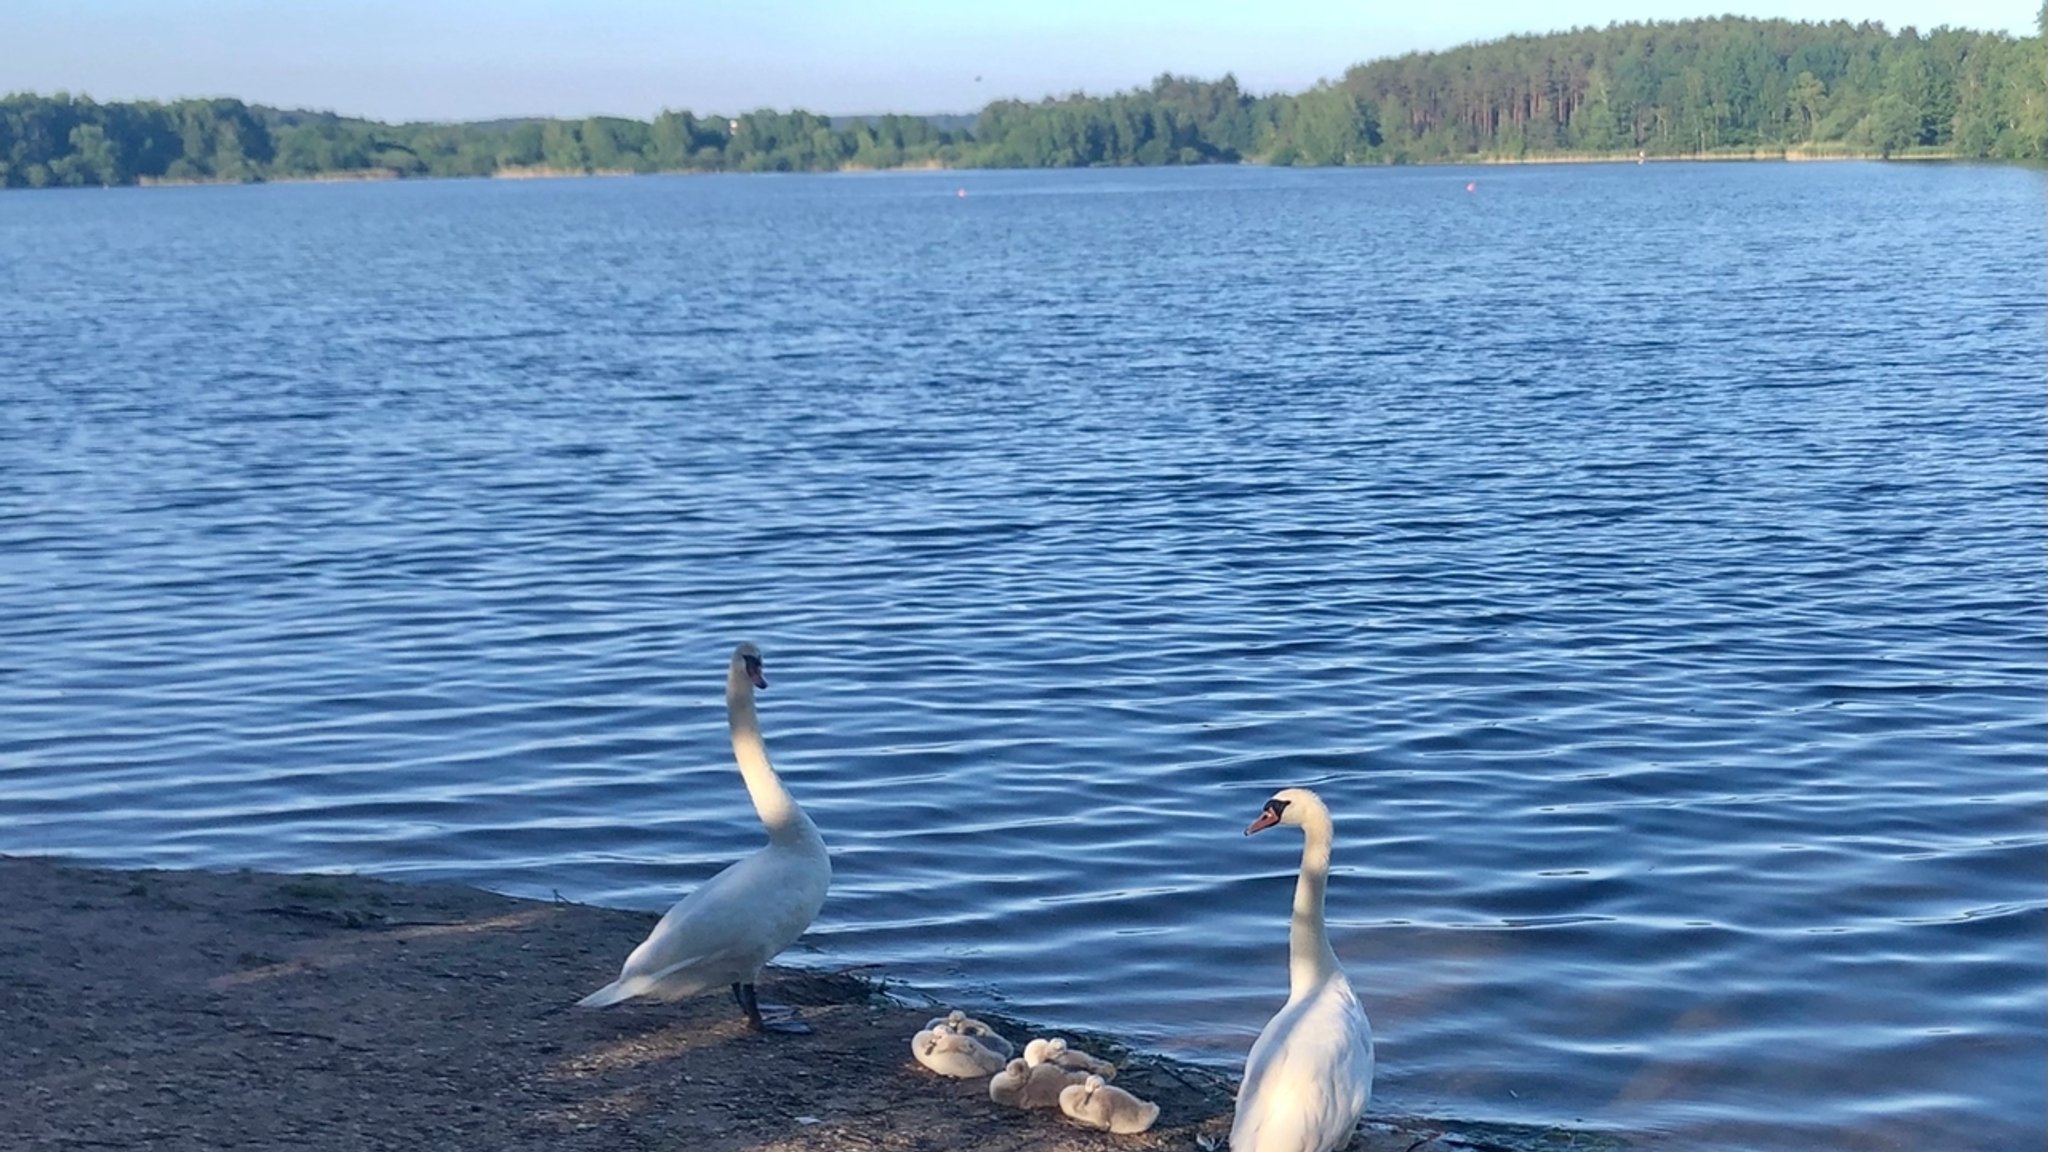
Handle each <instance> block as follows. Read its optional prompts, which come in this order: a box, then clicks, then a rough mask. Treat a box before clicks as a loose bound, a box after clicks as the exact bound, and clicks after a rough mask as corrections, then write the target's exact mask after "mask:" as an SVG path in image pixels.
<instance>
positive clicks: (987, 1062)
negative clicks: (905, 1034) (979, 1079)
mask: <svg viewBox="0 0 2048 1152" xmlns="http://www.w3.org/2000/svg"><path fill="white" fill-rule="evenodd" d="M910 1054H911V1055H912V1056H915V1057H917V1062H918V1063H919V1064H922V1065H924V1066H925V1067H927V1068H929V1069H931V1070H932V1071H934V1072H937V1073H938V1074H939V1075H941V1076H951V1077H953V1078H954V1079H956V1080H968V1079H972V1078H974V1077H976V1076H990V1075H994V1074H995V1073H997V1072H1000V1071H1001V1070H1002V1068H1003V1058H1002V1057H1001V1056H998V1055H996V1054H995V1053H994V1052H991V1051H990V1050H988V1049H987V1048H985V1047H983V1046H982V1044H981V1041H979V1040H976V1039H975V1038H974V1037H972V1036H964V1035H962V1034H960V1033H958V1032H949V1031H947V1030H945V1029H943V1028H926V1029H925V1030H924V1031H922V1032H919V1033H918V1034H917V1035H915V1036H913V1037H911V1038H910Z"/></svg>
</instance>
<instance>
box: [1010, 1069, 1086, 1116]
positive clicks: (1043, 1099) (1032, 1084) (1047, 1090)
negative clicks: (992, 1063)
mask: <svg viewBox="0 0 2048 1152" xmlns="http://www.w3.org/2000/svg"><path fill="white" fill-rule="evenodd" d="M1082 1079H1083V1077H1082V1075H1081V1074H1080V1073H1078V1072H1068V1071H1067V1070H1066V1069H1064V1068H1061V1067H1060V1066H1059V1065H1057V1064H1032V1063H1030V1062H1028V1061H1026V1060H1025V1059H1024V1058H1023V1057H1021V1056H1020V1057H1018V1058H1017V1059H1015V1060H1012V1061H1010V1063H1009V1064H1008V1065H1007V1066H1005V1067H1004V1068H1003V1070H1002V1071H1001V1072H998V1073H996V1074H995V1075H994V1076H992V1077H990V1078H989V1082H988V1098H989V1099H990V1100H992V1101H994V1102H996V1103H997V1104H1001V1105H1004V1106H1006V1107H1010V1108H1021V1109H1025V1110H1027V1111H1028V1110H1029V1109H1032V1108H1057V1107H1059V1106H1060V1092H1061V1091H1062V1090H1064V1089H1066V1088H1069V1087H1071V1086H1073V1085H1076V1084H1079V1083H1080V1082H1081V1081H1082Z"/></svg>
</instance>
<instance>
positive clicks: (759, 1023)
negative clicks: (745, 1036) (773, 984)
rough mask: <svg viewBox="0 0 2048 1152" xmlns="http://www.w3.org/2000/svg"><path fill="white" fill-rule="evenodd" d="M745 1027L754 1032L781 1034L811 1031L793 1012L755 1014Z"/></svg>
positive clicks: (807, 1032)
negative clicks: (784, 1013) (774, 1014)
mask: <svg viewBox="0 0 2048 1152" xmlns="http://www.w3.org/2000/svg"><path fill="white" fill-rule="evenodd" d="M747 1027H749V1028H752V1029H753V1030H754V1031H756V1032H774V1033H776V1034H778V1035H781V1036H809V1035H810V1034H811V1032H812V1031H813V1029H812V1028H811V1026H810V1025H809V1024H806V1023H804V1022H803V1020H802V1019H800V1018H798V1017H797V1016H796V1015H795V1014H794V1013H792V1014H790V1015H788V1016H755V1017H753V1018H751V1019H749V1020H748V1021H747Z"/></svg>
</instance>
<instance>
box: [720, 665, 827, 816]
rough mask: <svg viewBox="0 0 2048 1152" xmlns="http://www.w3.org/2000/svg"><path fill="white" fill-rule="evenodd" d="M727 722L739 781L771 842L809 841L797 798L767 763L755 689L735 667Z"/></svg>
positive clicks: (727, 701) (728, 687)
mask: <svg viewBox="0 0 2048 1152" xmlns="http://www.w3.org/2000/svg"><path fill="white" fill-rule="evenodd" d="M725 711H726V719H727V721H728V723H730V725H731V727H732V755H733V759H735V760H737V761H739V766H740V777H741V778H742V779H743V780H745V781H746V783H747V796H748V797H749V798H751V799H752V800H753V802H754V813H755V814H756V815H758V816H759V817H760V818H761V823H762V824H764V825H766V826H767V828H768V838H769V839H770V840H788V839H802V838H804V836H805V833H809V835H810V836H811V837H812V838H815V837H816V836H817V834H818V833H817V830H816V829H815V828H813V827H812V825H811V821H810V818H809V817H808V816H805V815H804V810H803V809H802V808H799V807H797V803H796V797H794V796H791V795H790V794H789V789H788V788H786V787H784V786H783V784H782V777H781V776H778V775H777V774H776V772H775V765H774V764H772V763H770V762H769V760H768V746H767V745H766V744H765V743H763V742H762V740H761V722H760V720H759V719H758V718H756V716H755V715H754V685H753V682H752V681H751V680H749V679H748V678H747V673H746V670H745V669H744V668H740V667H737V666H735V667H734V668H733V670H732V675H731V676H730V677H729V678H728V679H727V682H726V687H725Z"/></svg>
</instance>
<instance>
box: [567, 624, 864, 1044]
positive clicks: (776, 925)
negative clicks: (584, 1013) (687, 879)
mask: <svg viewBox="0 0 2048 1152" xmlns="http://www.w3.org/2000/svg"><path fill="white" fill-rule="evenodd" d="M767 686H768V681H767V679H766V678H765V677H764V676H763V675H762V672H761V652H760V649H758V648H755V647H754V646H753V645H752V644H741V645H740V646H739V647H738V648H736V649H734V650H733V654H732V663H731V666H730V668H729V669H728V671H727V676H726V692H725V703H726V712H727V718H728V721H729V724H730V727H731V729H732V749H733V757H734V759H735V760H737V761H738V763H739V769H740V776H741V777H742V778H743V779H744V780H745V781H746V786H747V794H748V796H749V797H750V798H751V799H752V800H753V802H754V811H755V813H756V814H757V815H758V816H759V817H760V819H761V823H762V825H763V826H765V827H766V828H767V830H768V843H767V845H766V846H764V847H762V848H761V849H759V850H758V851H756V852H754V853H753V854H752V855H750V856H747V857H745V858H743V859H741V860H738V861H736V862H734V863H733V864H731V865H729V866H727V867H726V868H725V870H724V871H722V872H719V873H718V874H717V875H715V876H713V877H712V878H711V879H709V880H706V881H705V882H704V883H703V884H701V885H699V886H698V887H697V889H696V891H694V892H691V893H690V894H689V895H688V896H685V897H683V898H682V899H681V900H679V901H677V902H676V904H675V906H674V907H673V908H670V909H669V910H668V913H667V914H666V915H664V916H663V917H662V918H661V922H660V923H658V924H656V925H655V926H654V931H653V932H651V933H649V934H648V936H647V939H645V940H643V941H641V943H640V946H639V947H637V948H635V949H633V952H632V954H631V955H629V956H627V957H626V963H625V965H624V966H623V967H622V968H621V969H620V970H619V978H618V979H616V980H614V981H612V982H611V983H609V984H607V985H605V986H604V987H602V988H599V989H598V990H597V991H595V992H592V993H591V994H590V995H588V996H585V997H584V998H583V999H582V1000H580V1001H578V1003H579V1004H580V1005H581V1006H583V1007H586V1008H599V1007H603V1006H605V1005H608V1004H617V1003H619V1002H620V1001H622V1000H631V999H634V998H636V997H648V998H652V999H658V1000H680V999H684V998H686V997H690V996H695V995H697V994H698V993H700V992H703V991H705V990H707V989H711V988H716V987H719V986H720V985H730V986H731V987H732V992H733V998H734V999H735V1000H738V1001H739V1004H740V1008H741V1010H742V1011H743V1012H745V1014H746V1016H747V1023H748V1024H749V1026H751V1027H754V1028H756V1029H766V1030H770V1031H808V1030H809V1029H808V1028H807V1027H805V1026H803V1025H801V1024H800V1023H797V1022H795V1021H788V1020H785V1021H777V1022H776V1023H774V1024H770V1023H768V1022H765V1021H764V1020H763V1018H762V1016H761V1011H760V1008H759V1004H758V1001H757V998H756V996H755V993H754V982H755V981H756V980H758V979H759V978H760V974H761V968H762V966H763V965H765V964H767V963H768V961H769V960H770V959H772V958H774V957H775V956H776V955H777V954H778V953H780V952H781V951H782V950H783V949H785V948H787V947H789V946H790V945H791V944H793V943H795V942H796V939H797V937H799V936H801V935H803V933H804V930H805V929H807V928H809V927H810V925H811V921H812V920H813V919H814V918H815V917H816V916H817V914H818V909H819V908H821V907H823V906H824V903H825V890H826V888H827V887H828V886H829V885H830V884H831V882H832V860H831V857H830V856H829V855H828V854H827V852H826V850H825V841H824V840H823V839H822V838H821V837H820V836H819V835H818V829H817V826H816V825H814V824H812V823H811V818H810V817H809V816H807V815H805V814H804V810H803V809H802V808H800V807H798V806H797V802H796V798H795V797H793V796H791V795H790V794H789V790H788V789H787V788H785V787H784V786H783V784H782V779H781V777H779V776H777V775H776V772H775V766H774V765H773V764H771V763H770V762H769V760H768V750H767V747H766V746H765V745H764V744H763V743H762V741H761V728H760V723H759V721H758V720H757V719H756V717H755V714H754V689H755V688H756V687H761V688H765V687H767Z"/></svg>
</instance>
